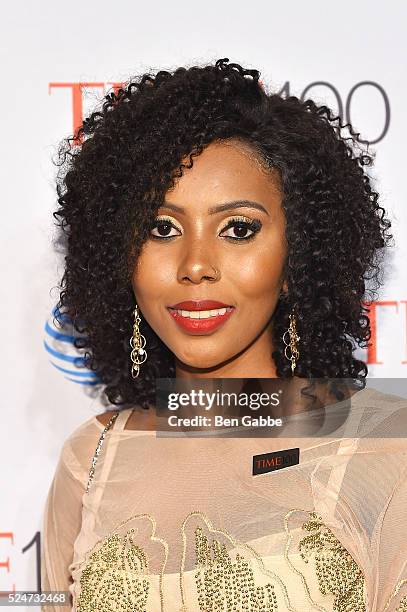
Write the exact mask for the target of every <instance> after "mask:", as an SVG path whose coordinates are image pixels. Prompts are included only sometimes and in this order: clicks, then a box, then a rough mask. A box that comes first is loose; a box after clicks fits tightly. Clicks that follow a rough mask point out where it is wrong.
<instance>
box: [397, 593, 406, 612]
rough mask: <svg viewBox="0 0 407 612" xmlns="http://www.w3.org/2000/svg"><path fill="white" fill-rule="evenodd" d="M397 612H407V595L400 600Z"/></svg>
mask: <svg viewBox="0 0 407 612" xmlns="http://www.w3.org/2000/svg"><path fill="white" fill-rule="evenodd" d="M396 612H407V595H404V596H403V597H402V598H401V599H400V603H399V605H398V606H397V608H396Z"/></svg>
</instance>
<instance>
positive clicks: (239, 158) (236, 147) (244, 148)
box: [165, 141, 281, 207]
mask: <svg viewBox="0 0 407 612" xmlns="http://www.w3.org/2000/svg"><path fill="white" fill-rule="evenodd" d="M192 160H193V166H192V168H184V169H183V176H182V177H181V178H179V179H177V181H176V183H175V185H174V188H173V189H171V190H169V191H168V192H167V194H166V197H165V200H166V201H167V202H171V203H174V204H177V203H178V204H182V203H183V204H185V203H186V202H188V205H189V207H192V206H193V205H194V204H195V205H196V206H199V205H200V204H206V205H209V204H210V203H211V202H212V203H216V202H218V203H219V202H222V201H226V200H232V199H233V200H235V199H248V200H250V199H251V200H253V199H257V200H259V199H260V200H261V201H263V202H264V203H266V204H269V205H272V204H274V203H275V202H276V200H281V188H280V180H279V176H278V173H277V171H276V170H275V169H268V168H267V169H266V167H265V163H264V162H262V161H261V160H260V159H259V157H258V155H256V153H255V152H254V151H253V150H252V149H251V148H250V146H249V145H247V144H246V143H241V142H236V141H228V142H214V143H211V144H209V145H208V146H207V147H206V148H205V149H204V150H203V152H202V153H201V154H200V155H198V156H197V157H193V158H192ZM183 161H184V163H187V162H188V158H185V160H183Z"/></svg>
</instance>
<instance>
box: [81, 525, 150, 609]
mask: <svg viewBox="0 0 407 612" xmlns="http://www.w3.org/2000/svg"><path fill="white" fill-rule="evenodd" d="M133 533H134V529H130V530H129V531H127V532H126V533H125V534H124V536H120V535H119V534H117V533H115V534H113V535H111V536H110V537H108V538H106V539H105V540H104V541H103V544H102V546H101V547H100V548H99V549H98V550H96V551H94V552H93V553H92V554H91V555H90V559H89V562H88V564H87V565H86V567H85V569H84V570H83V572H82V574H81V578H80V585H81V591H80V595H79V599H78V605H77V610H78V612H110V611H111V610H119V609H120V608H121V609H123V608H124V609H125V610H128V609H131V610H133V611H134V612H145V611H146V604H147V597H148V590H149V580H148V577H147V575H146V574H147V572H148V562H147V559H146V555H145V553H144V551H143V549H142V548H140V547H139V546H137V544H135V543H134V541H133V537H132V534H133Z"/></svg>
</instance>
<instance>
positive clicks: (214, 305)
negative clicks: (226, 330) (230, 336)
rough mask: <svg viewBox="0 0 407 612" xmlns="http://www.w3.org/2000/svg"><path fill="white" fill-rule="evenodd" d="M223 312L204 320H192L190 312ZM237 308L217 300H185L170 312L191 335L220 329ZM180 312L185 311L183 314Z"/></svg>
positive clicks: (170, 309)
mask: <svg viewBox="0 0 407 612" xmlns="http://www.w3.org/2000/svg"><path fill="white" fill-rule="evenodd" d="M208 310H222V312H221V313H218V314H215V313H212V314H211V315H210V316H207V315H208V313H205V317H204V318H195V317H194V318H191V317H190V316H189V313H190V312H197V311H208ZM234 310H235V308H234V306H230V304H224V303H223V302H218V301H217V300H185V301H183V302H178V303H177V304H173V305H172V306H168V311H169V313H170V315H171V316H172V318H173V319H174V321H175V322H176V323H177V324H178V326H179V327H180V328H181V329H183V330H184V331H186V332H188V333H189V334H198V335H199V334H205V333H209V332H212V331H214V330H216V329H218V328H219V327H220V326H221V325H223V323H225V322H226V321H227V320H228V319H229V318H230V317H231V315H232V314H233V312H234ZM180 311H184V312H183V313H182V312H180Z"/></svg>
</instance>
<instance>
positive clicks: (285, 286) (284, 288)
mask: <svg viewBox="0 0 407 612" xmlns="http://www.w3.org/2000/svg"><path fill="white" fill-rule="evenodd" d="M281 293H282V294H287V293H288V283H287V281H286V280H284V282H283V284H282V285H281Z"/></svg>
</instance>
